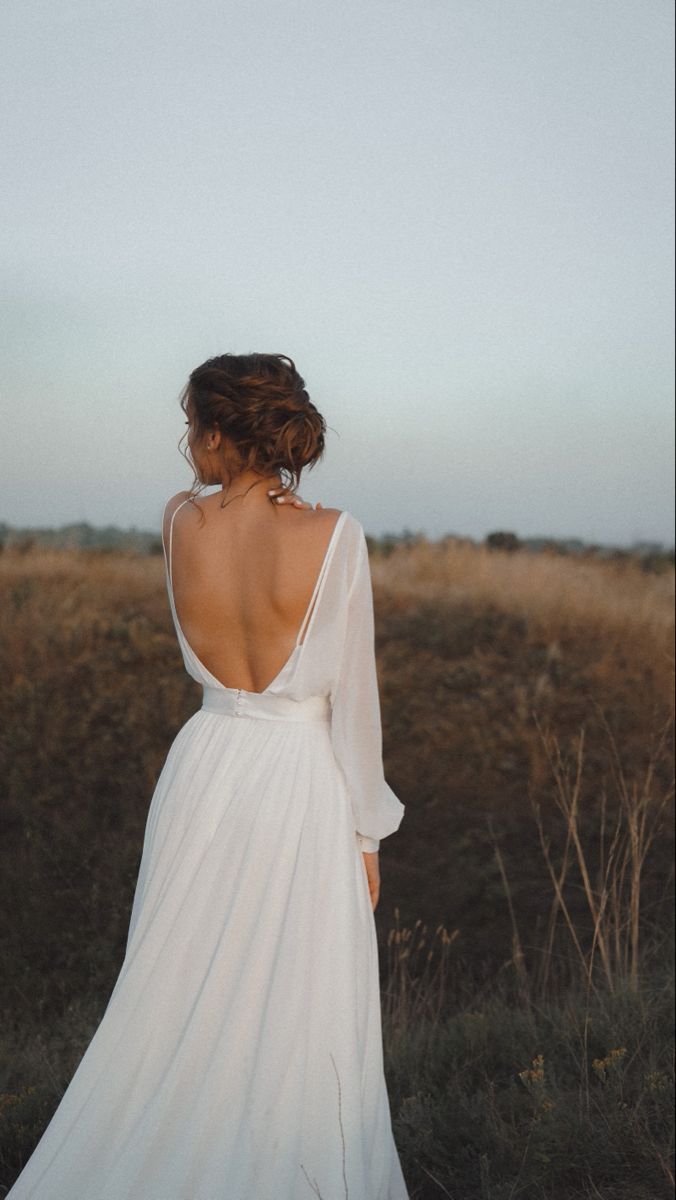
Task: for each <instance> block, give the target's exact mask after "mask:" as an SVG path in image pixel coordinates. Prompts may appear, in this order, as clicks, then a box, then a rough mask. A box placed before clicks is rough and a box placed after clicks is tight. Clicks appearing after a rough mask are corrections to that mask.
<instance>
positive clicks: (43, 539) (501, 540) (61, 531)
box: [0, 521, 674, 573]
mask: <svg viewBox="0 0 676 1200" xmlns="http://www.w3.org/2000/svg"><path fill="white" fill-rule="evenodd" d="M366 540H367V543H368V547H369V550H370V551H371V552H372V553H374V554H382V555H385V556H387V555H389V554H391V553H392V551H393V550H394V549H395V548H396V547H398V546H415V545H417V544H419V543H421V542H423V543H428V544H433V545H442V546H443V545H450V544H460V545H471V546H480V545H484V546H486V547H487V549H488V550H492V551H495V552H496V553H497V552H500V553H507V554H511V553H514V552H515V551H517V550H525V551H527V552H528V553H531V554H559V555H564V554H565V555H571V556H573V555H577V556H579V557H584V558H595V559H606V560H608V559H611V560H618V559H622V560H629V559H633V560H636V561H638V562H639V564H640V566H641V567H642V569H643V570H645V571H650V572H654V573H660V572H663V571H666V570H668V569H669V568H670V567H673V566H674V548H673V546H672V547H667V546H665V545H664V544H663V543H662V542H635V543H634V544H633V545H631V546H612V545H604V544H597V543H592V542H584V541H583V540H582V539H580V538H552V537H546V536H542V537H530V538H520V537H519V536H518V534H516V533H513V532H510V531H508V530H504V529H500V530H495V531H493V532H491V533H488V534H487V535H486V537H485V538H483V541H481V540H478V541H477V540H476V539H475V538H471V537H464V536H462V535H460V534H455V533H447V534H445V535H444V536H442V537H440V538H436V539H430V538H428V537H427V536H426V534H424V533H422V532H420V531H418V532H414V531H412V530H410V529H404V530H402V531H401V532H400V533H384V534H381V535H380V536H379V537H374V536H373V535H372V534H367V537H366ZM43 548H50V549H56V550H85V551H88V552H90V553H93V554H111V553H120V552H123V553H128V554H139V555H146V554H150V555H153V554H162V539H161V538H160V536H159V535H158V534H157V533H154V532H152V531H148V530H142V529H136V528H135V527H132V528H131V529H119V528H118V527H117V526H116V525H105V526H97V525H90V524H89V522H88V521H78V522H76V523H74V524H70V525H61V526H59V527H58V528H53V529H50V528H17V527H14V526H12V525H8V524H7V523H6V522H4V521H0V552H1V551H2V550H4V549H12V550H14V551H15V552H19V553H27V552H29V551H30V550H32V549H43Z"/></svg>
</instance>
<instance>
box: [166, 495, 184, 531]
mask: <svg viewBox="0 0 676 1200" xmlns="http://www.w3.org/2000/svg"><path fill="white" fill-rule="evenodd" d="M189 495H190V492H188V491H184V492H176V494H175V495H174V496H170V497H169V499H168V500H167V502H166V504H165V506H164V510H163V513H162V532H163V533H165V534H166V532H167V530H168V528H169V524H170V522H171V519H172V517H173V515H174V513H175V512H176V510H177V509H179V508H180V507H181V505H182V504H183V503H184V501H185V500H187V498H188V496H189Z"/></svg>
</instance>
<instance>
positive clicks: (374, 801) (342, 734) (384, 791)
mask: <svg viewBox="0 0 676 1200" xmlns="http://www.w3.org/2000/svg"><path fill="white" fill-rule="evenodd" d="M331 705H332V714H331V738H332V743H333V749H334V753H335V757H336V759H337V761H338V764H339V766H340V768H341V770H342V772H343V775H344V777H345V780H346V783H347V787H348V791H349V795H350V800H351V802H352V811H353V814H354V822H355V831H356V833H357V838H358V842H359V845H360V848H361V849H362V851H366V852H367V853H369V852H374V851H376V850H378V849H379V846H380V839H381V838H384V837H387V835H388V834H390V833H394V832H395V830H397V829H398V828H399V825H400V823H401V820H402V817H403V815H404V805H403V804H402V803H401V801H400V800H399V799H398V798H397V797H396V796H395V794H394V792H393V791H392V789H391V787H390V786H389V784H388V783H386V781H385V777H384V772H383V746H382V727H381V718H380V698H379V695H378V677H377V674H376V658H375V639H374V618H373V591H372V585H371V572H370V568H369V558H368V547H367V544H366V538H365V535H364V531H363V529H362V528H361V526H359V538H358V546H357V552H356V556H355V561H354V566H353V570H352V577H351V579H350V581H349V586H348V594H347V620H346V622H345V638H344V643H343V647H342V653H341V656H340V661H339V668H338V672H337V678H336V682H335V684H334V687H333V689H332V695H331Z"/></svg>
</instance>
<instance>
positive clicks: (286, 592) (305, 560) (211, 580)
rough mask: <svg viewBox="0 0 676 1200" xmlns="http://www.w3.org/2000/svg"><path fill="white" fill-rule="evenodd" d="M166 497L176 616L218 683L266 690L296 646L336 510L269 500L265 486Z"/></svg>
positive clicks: (337, 514) (166, 540)
mask: <svg viewBox="0 0 676 1200" xmlns="http://www.w3.org/2000/svg"><path fill="white" fill-rule="evenodd" d="M185 496H186V493H185V492H180V493H179V494H178V495H177V496H174V497H173V498H172V500H170V501H169V503H168V504H167V507H166V511H165V519H164V529H163V534H164V543H165V546H166V548H167V554H168V553H169V548H170V526H171V521H172V517H173V514H174V513H175V514H176V515H175V518H174V521H173V532H172V536H171V576H172V584H173V594H174V604H175V607H176V612H177V616H178V621H179V624H180V626H181V629H182V631H183V634H184V636H185V639H186V640H187V642H188V643H189V645H190V646H191V648H192V650H193V651H194V653H195V654H196V655H197V657H198V658H199V660H200V661H201V662H202V663H203V664H204V666H205V667H206V668H207V670H208V671H210V672H211V674H212V675H214V676H215V678H216V679H218V680H219V681H220V682H221V683H222V684H223V685H224V686H225V687H228V688H241V689H243V690H245V691H249V692H262V691H264V690H265V689H266V688H267V687H268V686H269V685H270V684H271V683H272V681H273V680H274V679H276V677H277V675H278V674H279V673H280V671H281V670H282V667H283V666H284V665H285V663H286V662H287V661H288V659H289V658H290V656H291V654H292V653H293V650H294V647H295V645H296V642H297V639H298V638H299V633H301V626H302V625H303V621H304V617H305V616H306V615H309V614H308V606H309V604H310V602H311V600H312V595H313V592H314V588H315V584H316V582H317V577H318V575H319V572H320V570H321V567H322V563H323V561H324V558H325V555H326V551H327V548H328V546H329V543H330V540H331V536H332V534H333V530H334V529H335V527H336V524H337V521H338V518H339V517H340V510H339V509H335V508H324V509H319V510H317V509H298V508H294V507H293V506H290V505H280V506H279V507H275V506H274V505H273V504H272V503H271V502H270V501H269V500H268V499H267V496H265V495H264V494H263V495H261V496H256V497H251V496H247V498H246V500H244V501H241V500H239V499H236V500H233V501H232V503H230V504H228V505H227V506H226V507H225V508H221V506H220V505H221V493H220V492H216V493H214V494H212V495H210V496H200V497H198V498H197V504H198V505H199V506H200V508H201V510H202V512H203V513H204V520H202V519H201V516H200V511H199V509H198V508H197V507H196V506H195V505H193V504H191V503H187V504H185V503H183V501H184V500H185Z"/></svg>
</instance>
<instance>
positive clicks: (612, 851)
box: [515, 710, 674, 994]
mask: <svg viewBox="0 0 676 1200" xmlns="http://www.w3.org/2000/svg"><path fill="white" fill-rule="evenodd" d="M599 712H600V710H599ZM533 715H534V719H535V722H536V725H537V728H538V733H539V735H540V738H541V740H542V743H543V745H544V748H545V753H546V755H547V758H548V761H549V765H550V768H551V771H552V774H553V778H554V784H555V787H554V800H555V803H556V805H557V807H558V809H559V811H560V813H561V814H562V816H563V818H564V820H565V844H564V847H563V854H562V857H561V861H560V864H559V866H558V868H557V867H556V866H555V864H554V862H553V861H552V855H551V852H550V845H551V841H550V838H549V837H548V836H547V834H546V832H545V829H544V824H543V819H542V812H541V806H540V804H539V803H538V802H537V801H536V800H535V799H534V797H532V796H531V807H532V809H533V812H534V815H535V820H536V823H537V828H538V835H539V838H540V845H541V847H542V852H543V855H544V857H545V861H546V864H547V869H548V872H549V876H550V879H551V883H552V887H553V889H554V897H553V900H552V905H551V909H550V913H549V923H548V930H547V937H546V942H545V946H544V947H543V954H542V959H541V965H540V981H539V982H540V989H541V990H542V991H543V992H544V991H545V990H546V987H547V982H548V978H549V973H550V969H551V962H552V958H553V946H554V938H555V932H556V924H557V919H558V916H559V914H561V916H562V917H563V919H564V922H565V925H566V927H567V929H568V932H569V934H570V938H571V941H572V943H573V946H574V948H575V952H576V956H577V959H578V961H579V964H580V966H581V968H582V972H583V975H584V978H585V980H586V982H587V985H588V987H589V988H591V989H592V990H594V991H595V992H597V988H596V982H595V974H596V972H595V960H596V958H597V956H598V959H599V960H600V969H601V973H602V976H603V978H604V980H605V984H606V986H607V988H608V990H609V992H610V993H611V994H613V993H614V992H615V991H616V990H617V988H618V986H621V985H622V986H624V985H626V986H628V987H629V989H630V990H631V991H633V992H637V990H638V987H639V973H640V964H641V949H642V945H641V921H640V916H641V884H642V879H643V870H644V866H645V862H646V857H647V855H648V852H649V850H650V847H651V845H652V844H653V841H654V839H655V837H656V835H657V833H658V832H659V829H660V827H661V822H662V818H663V816H664V815H665V813H666V812H667V809H668V808H669V806H670V804H671V802H672V801H673V797H674V785H673V780H672V781H671V783H670V784H669V786H668V787H666V788H662V789H661V790H660V788H659V784H658V780H657V764H658V762H659V761H660V759H661V756H662V752H663V750H664V748H665V743H666V739H667V737H668V734H669V730H670V727H671V720H669V721H667V722H666V723H665V724H664V725H663V726H662V728H661V729H660V730H659V732H658V735H657V737H656V738H654V739H653V741H652V745H651V747H650V752H649V757H648V763H647V766H646V769H645V772H644V775H643V778H642V779H638V780H631V781H629V780H628V779H627V777H626V774H625V772H624V769H623V767H622V763H621V760H620V757H619V754H618V750H617V743H616V741H615V737H614V735H613V733H612V730H611V729H610V727H609V725H608V722H607V720H606V718H605V716H604V714H603V713H602V712H600V717H601V720H602V723H603V727H604V729H605V731H606V733H607V736H608V740H609V744H610V750H611V770H612V778H613V782H614V785H615V793H616V796H617V799H618V801H619V804H618V805H617V809H616V812H615V814H614V828H613V829H612V830H610V829H609V825H610V818H609V814H608V796H607V793H606V790H605V789H604V790H603V792H602V795H601V802H600V810H599V827H598V840H599V867H598V872H597V878H596V880H595V881H594V880H592V871H591V868H590V865H589V853H588V851H585V847H584V844H583V835H582V832H581V828H580V799H581V794H582V779H583V766H584V745H585V729H584V727H582V728H581V730H580V736H579V739H578V742H577V750H576V753H575V761H574V767H573V770H572V771H571V769H570V767H569V766H568V764H567V763H566V762H565V761H564V758H563V755H562V753H561V748H560V746H559V743H558V740H557V738H556V737H555V736H554V735H552V734H550V733H546V732H544V731H543V730H542V728H541V726H540V723H539V720H538V717H537V714H535V713H534V714H533ZM573 865H576V866H577V869H578V871H579V874H580V878H581V881H582V890H583V894H584V897H585V900H586V904H587V907H588V910H589V913H590V915H591V918H592V928H593V937H592V943H591V946H590V948H589V950H585V948H584V947H583V945H582V941H581V935H580V933H579V932H578V930H577V928H576V926H575V921H574V918H573V915H572V913H571V909H570V904H569V901H568V900H567V898H566V883H567V881H568V877H569V875H570V872H571V869H572V867H573ZM515 936H518V931H517V933H516V934H515ZM597 994H598V993H597Z"/></svg>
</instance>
